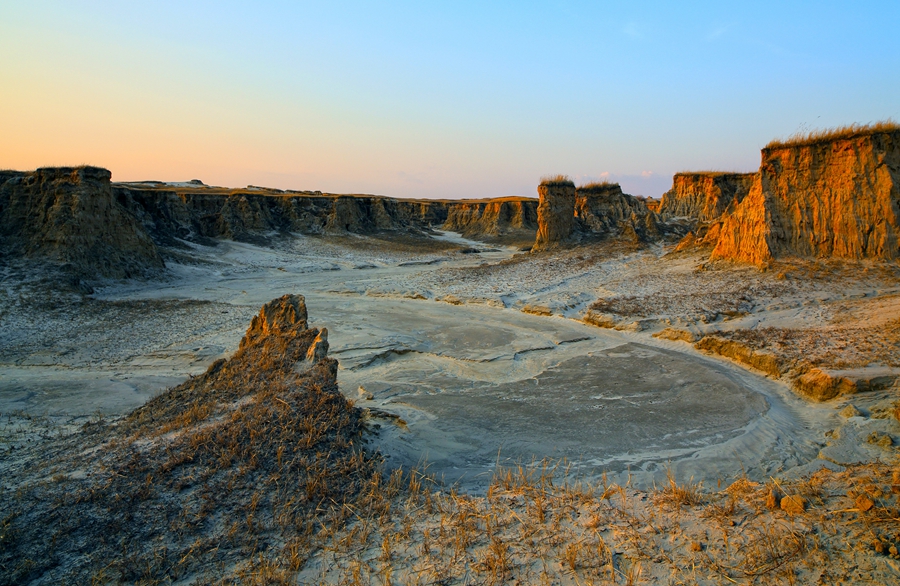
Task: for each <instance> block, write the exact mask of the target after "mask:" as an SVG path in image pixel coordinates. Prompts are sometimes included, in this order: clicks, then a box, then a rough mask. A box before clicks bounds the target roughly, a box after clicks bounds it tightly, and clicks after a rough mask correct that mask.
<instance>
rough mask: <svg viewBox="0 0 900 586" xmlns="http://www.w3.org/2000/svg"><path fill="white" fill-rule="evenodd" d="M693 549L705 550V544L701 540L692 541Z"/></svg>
mask: <svg viewBox="0 0 900 586" xmlns="http://www.w3.org/2000/svg"><path fill="white" fill-rule="evenodd" d="M691 551H703V544H702V543H700V542H699V541H692V542H691Z"/></svg>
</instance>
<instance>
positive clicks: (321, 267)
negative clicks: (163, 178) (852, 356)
mask: <svg viewBox="0 0 900 586" xmlns="http://www.w3.org/2000/svg"><path fill="white" fill-rule="evenodd" d="M440 238H441V241H439V242H436V243H432V244H431V245H430V246H427V247H425V246H416V245H414V243H413V244H409V243H404V244H402V245H396V246H390V245H385V243H384V242H380V241H376V240H373V239H369V238H363V237H353V236H348V237H345V238H341V239H324V238H316V237H297V238H293V239H287V240H284V239H282V240H276V241H275V245H273V246H272V247H260V246H254V245H251V244H245V243H238V242H222V243H220V244H219V245H218V246H215V247H204V246H196V245H191V248H190V250H188V251H173V252H172V254H173V256H172V259H174V260H177V261H178V262H172V259H170V262H169V267H170V276H169V278H167V279H166V280H165V281H164V282H156V283H136V282H130V283H117V284H111V285H109V286H107V287H104V288H101V289H98V290H97V291H96V293H95V294H94V295H93V296H91V297H89V298H85V299H81V300H71V299H60V300H56V301H54V302H52V303H48V302H42V303H40V304H31V303H30V300H29V299H21V295H20V297H19V298H14V296H13V289H11V288H10V286H8V287H7V296H6V303H7V305H6V310H5V312H4V314H3V325H2V331H3V336H2V340H3V342H2V344H0V412H2V413H3V414H4V415H5V416H6V419H5V420H6V424H5V425H6V427H5V430H6V431H5V432H4V433H5V437H4V441H6V442H7V443H9V445H10V446H14V445H15V442H17V441H27V440H28V436H27V434H25V433H24V432H23V431H22V430H23V429H26V428H27V426H23V425H22V424H21V418H22V417H34V416H45V417H51V418H55V420H56V421H63V422H71V423H73V424H74V423H77V422H78V421H82V420H84V419H86V418H90V417H98V416H115V415H120V414H123V413H125V412H127V411H129V410H131V409H133V408H134V407H136V406H138V405H140V404H142V403H143V402H144V401H145V400H146V399H147V398H149V397H151V396H153V395H154V394H155V393H158V392H160V391H161V390H162V389H164V388H166V387H167V386H171V385H173V384H175V383H177V382H181V381H182V380H184V379H185V378H186V377H187V376H190V375H196V374H198V373H200V372H202V371H203V370H204V369H205V368H206V367H207V366H208V364H209V363H211V362H212V361H213V360H215V359H217V358H220V357H223V356H227V355H230V353H231V352H233V351H234V350H235V347H236V344H237V342H238V340H239V339H240V337H241V335H242V333H243V331H244V329H245V328H246V326H247V323H248V322H249V319H250V317H251V316H252V315H254V314H255V312H256V311H257V310H258V308H259V306H260V305H262V304H263V303H265V302H266V301H269V300H271V299H272V298H274V297H277V296H280V295H282V294H284V293H300V294H303V295H304V296H305V297H306V300H307V305H308V307H309V312H310V316H311V318H312V320H313V324H314V325H316V326H325V327H327V328H328V329H329V332H330V337H329V339H330V341H331V355H332V356H333V357H335V358H337V359H338V360H339V361H340V364H341V370H340V372H339V383H340V385H341V387H342V390H343V392H344V393H345V394H346V395H348V396H350V397H352V398H354V399H355V400H357V404H358V405H359V406H361V407H365V408H368V409H370V410H371V412H372V415H373V417H375V418H376V420H377V421H376V423H375V425H374V426H373V427H374V429H375V430H376V433H375V434H373V437H371V438H370V441H371V442H372V444H371V445H372V447H374V448H377V449H379V450H381V451H382V452H383V453H384V454H385V456H386V459H387V462H388V464H389V465H394V464H401V465H405V466H411V465H415V464H417V463H422V462H426V461H427V462H428V465H429V470H430V472H431V473H433V474H435V475H437V476H438V477H440V478H443V479H444V480H445V481H447V482H451V483H459V486H461V487H462V488H463V489H465V490H468V491H472V492H473V493H479V492H483V491H484V489H485V487H486V486H487V483H488V480H489V479H490V477H491V474H492V471H493V470H494V468H495V466H496V465H497V464H498V463H500V464H509V463H511V462H529V461H531V460H532V459H535V458H536V459H541V458H554V459H566V460H568V461H569V462H571V463H572V465H573V466H574V467H575V468H576V469H577V470H578V472H579V473H580V474H582V475H584V476H585V477H586V478H598V477H599V475H600V474H601V473H604V472H606V473H607V474H608V475H611V476H612V477H613V478H614V479H616V480H619V481H623V482H624V480H623V479H625V478H627V479H628V480H629V481H630V482H631V483H632V485H634V486H650V485H652V484H653V483H654V482H659V481H661V480H662V479H663V478H664V475H665V473H666V472H665V471H666V470H672V471H673V472H674V473H676V474H677V476H678V477H679V478H690V477H694V478H696V479H698V480H707V481H720V480H721V479H723V478H729V477H733V476H734V475H735V474H736V473H738V472H739V471H741V470H743V471H745V472H746V473H747V474H748V475H749V476H750V477H751V478H757V479H758V478H765V477H767V476H768V475H771V474H782V473H785V472H787V471H790V470H796V471H809V470H815V469H816V468H818V467H822V466H832V467H836V468H839V466H835V465H836V464H846V463H849V462H855V461H868V460H871V459H874V458H878V457H882V456H886V455H887V454H889V453H890V450H888V452H885V453H882V452H881V451H879V450H883V448H879V447H878V446H874V445H871V444H867V443H866V442H865V441H857V440H856V439H854V440H853V441H849V440H847V441H845V442H844V444H846V445H843V446H839V448H840V449H838V448H835V449H833V450H832V452H838V453H834V454H831V455H830V456H829V453H828V452H827V450H826V448H829V444H830V443H834V442H835V440H834V436H835V430H837V429H839V428H842V427H847V426H848V420H847V419H845V418H842V417H840V416H839V415H838V414H837V409H836V408H835V406H836V405H835V404H828V405H817V404H812V403H810V402H808V401H805V400H802V399H800V398H798V397H797V396H796V395H795V394H794V393H793V392H791V391H790V390H789V388H788V387H787V385H786V384H785V383H784V382H783V381H777V380H770V379H768V378H766V377H764V376H761V375H760V374H758V373H754V372H751V371H749V370H748V369H746V368H742V367H739V366H737V365H734V364H732V363H730V362H729V361H726V360H722V359H718V358H711V357H708V356H705V355H703V354H701V353H699V352H697V351H696V350H694V349H693V348H692V347H691V346H689V345H688V344H686V343H684V342H678V341H668V340H660V339H656V338H654V337H652V336H651V335H650V334H651V333H652V332H654V331H658V330H659V329H660V328H662V327H664V326H669V325H675V326H679V327H684V328H687V329H693V330H695V331H698V332H700V331H711V330H716V331H720V330H721V331H727V330H729V329H738V328H740V327H743V328H745V329H746V327H747V324H748V323H749V322H751V321H754V320H755V323H757V324H771V323H781V324H785V323H788V324H801V325H803V324H806V325H809V324H814V323H818V322H817V321H816V320H819V321H821V320H822V319H824V318H823V317H822V316H823V315H824V314H825V313H827V311H828V309H827V308H825V307H823V305H822V303H820V302H819V301H820V300H821V299H823V298H828V299H831V297H828V295H831V293H828V292H825V293H824V294H823V292H822V291H821V290H820V288H819V284H817V283H811V282H807V281H804V280H802V279H796V278H784V277H779V276H778V275H776V274H774V273H768V274H763V273H759V272H758V271H756V270H755V269H742V268H738V269H733V268H732V269H728V270H718V271H716V270H709V269H705V268H704V267H703V266H702V260H701V259H700V258H699V257H696V256H695V257H692V256H685V255H679V256H671V255H670V256H664V253H665V252H666V250H664V249H662V248H651V249H645V250H634V249H632V248H630V247H628V246H625V245H607V246H602V245H598V246H595V247H585V248H582V249H576V250H573V251H563V252H560V253H556V254H547V255H528V254H517V251H516V250H515V249H513V248H498V247H489V246H486V245H484V244H482V243H477V242H471V241H467V240H465V239H463V238H461V237H459V236H458V235H454V234H449V233H446V234H443V235H442V236H441V237H440ZM462 248H476V249H478V250H480V252H478V253H471V252H469V253H466V254H464V253H462V252H461V251H460V250H461V249H462ZM878 279H881V280H878ZM857 280H858V281H859V282H858V283H857V282H853V283H850V284H849V285H848V284H847V283H845V284H843V285H842V286H841V287H840V288H839V293H837V294H836V295H838V296H839V297H840V298H841V299H842V300H843V301H842V302H843V303H848V304H852V303H854V302H857V301H858V300H859V299H860V298H864V296H865V295H869V294H871V292H872V291H876V292H877V293H878V294H879V295H880V298H890V295H893V293H892V292H891V290H890V287H886V286H885V285H884V278H883V277H877V278H876V277H872V278H871V279H870V281H871V282H869V281H866V280H865V279H861V280H860V279H857ZM876 281H877V282H876ZM896 290H900V288H898V289H896ZM598 298H599V299H601V300H604V299H605V300H607V305H608V306H610V307H612V310H619V311H620V312H621V313H622V314H623V315H624V316H625V317H623V323H624V324H625V325H626V327H623V328H621V329H620V330H616V329H609V328H597V327H594V326H591V325H588V324H585V323H583V322H582V321H581V317H582V316H583V315H584V313H585V311H586V310H587V309H588V308H589V306H590V304H591V303H594V302H595V301H596V300H597V299H598ZM635 300H637V301H635ZM810 300H813V301H815V303H810ZM617 303H618V306H616V305H615V304H617ZM629 303H630V304H631V305H630V306H629V305H628V304H629ZM635 304H637V305H635ZM620 306H621V307H620ZM623 307H624V309H623ZM606 308H607V309H609V307H606ZM885 397H887V395H885ZM885 400H887V399H885ZM837 406H838V407H841V406H843V402H841V403H840V404H839V405H837ZM861 407H862V409H863V411H862V412H861V414H862V413H866V407H865V406H864V405H862V404H861ZM17 418H19V419H17ZM17 422H18V423H17ZM895 423H896V422H893V423H892V422H891V420H889V419H886V418H880V419H879V418H870V417H864V416H862V417H857V418H855V419H854V422H853V425H852V426H851V427H852V429H847V430H846V431H845V432H844V434H843V436H844V437H854V438H856V437H857V436H859V437H863V436H867V434H869V433H870V432H871V431H877V432H880V433H896V430H894V429H893V427H892V426H893V425H894V424H895ZM857 428H858V429H857ZM13 430H17V431H15V432H13ZM837 435H838V436H840V435H841V434H840V433H837ZM823 450H826V452H825V454H824V456H826V457H819V456H821V455H823Z"/></svg>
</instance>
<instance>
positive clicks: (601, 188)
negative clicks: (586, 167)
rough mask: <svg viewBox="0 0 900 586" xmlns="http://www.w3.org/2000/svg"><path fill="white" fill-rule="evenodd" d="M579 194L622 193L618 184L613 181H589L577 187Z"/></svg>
mask: <svg viewBox="0 0 900 586" xmlns="http://www.w3.org/2000/svg"><path fill="white" fill-rule="evenodd" d="M578 191H579V192H581V193H603V192H608V191H622V188H621V187H620V186H619V184H618V183H615V182H613V181H591V182H590V183H585V184H584V185H581V186H579V187H578Z"/></svg>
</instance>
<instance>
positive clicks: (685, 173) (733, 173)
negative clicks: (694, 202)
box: [675, 169, 753, 177]
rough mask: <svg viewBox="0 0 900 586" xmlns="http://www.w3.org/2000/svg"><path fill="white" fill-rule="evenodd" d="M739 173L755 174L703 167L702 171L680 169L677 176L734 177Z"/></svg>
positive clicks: (745, 173)
mask: <svg viewBox="0 0 900 586" xmlns="http://www.w3.org/2000/svg"><path fill="white" fill-rule="evenodd" d="M738 175H753V173H752V172H749V173H747V172H741V171H716V170H713V169H701V170H700V171H679V172H678V173H675V177H679V176H682V177H692V176H693V177H732V176H738Z"/></svg>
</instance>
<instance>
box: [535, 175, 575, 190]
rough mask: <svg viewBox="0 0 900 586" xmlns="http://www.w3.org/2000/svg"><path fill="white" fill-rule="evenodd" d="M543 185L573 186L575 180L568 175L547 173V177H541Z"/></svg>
mask: <svg viewBox="0 0 900 586" xmlns="http://www.w3.org/2000/svg"><path fill="white" fill-rule="evenodd" d="M541 185H547V186H561V185H570V186H572V187H575V182H573V181H572V180H571V179H570V178H569V176H568V175H547V176H546V177H541Z"/></svg>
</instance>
